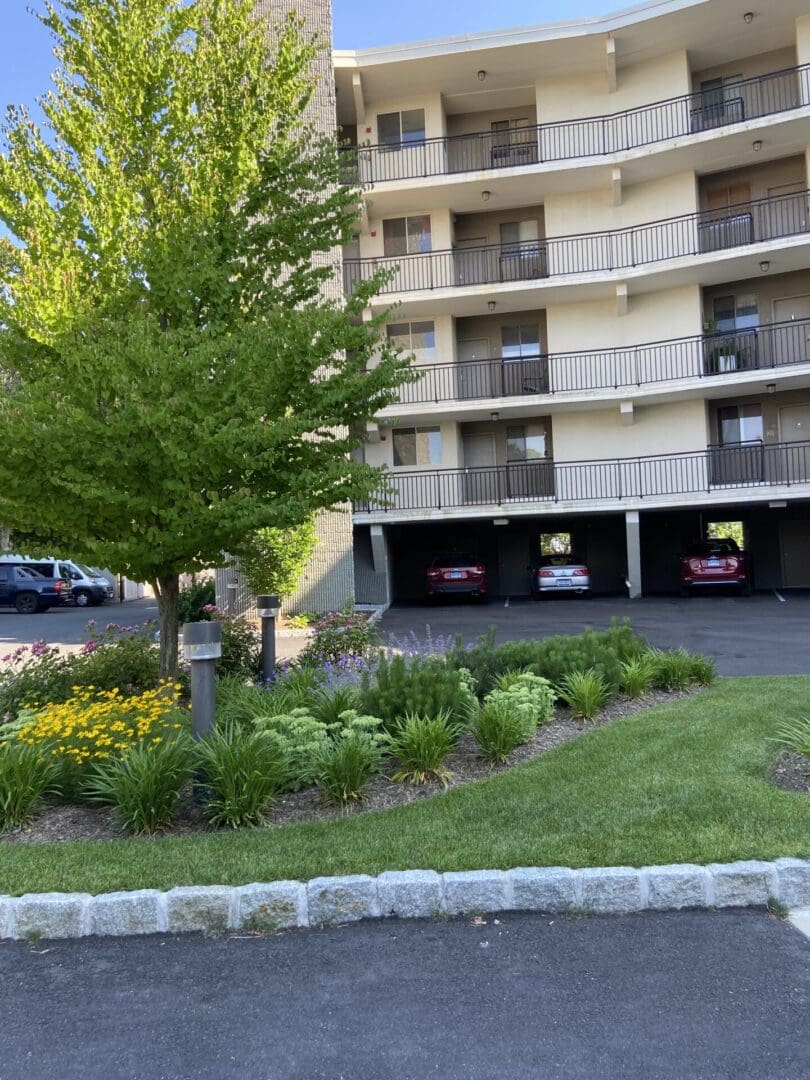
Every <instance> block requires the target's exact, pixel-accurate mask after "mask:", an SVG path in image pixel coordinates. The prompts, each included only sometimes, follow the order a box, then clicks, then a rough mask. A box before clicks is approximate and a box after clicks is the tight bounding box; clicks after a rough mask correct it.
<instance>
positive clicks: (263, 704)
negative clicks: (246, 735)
mask: <svg viewBox="0 0 810 1080" xmlns="http://www.w3.org/2000/svg"><path fill="white" fill-rule="evenodd" d="M216 695H217V724H218V725H220V726H226V725H228V724H249V723H250V722H251V721H252V720H255V719H256V717H257V716H267V714H268V713H270V712H272V706H273V700H274V693H273V691H272V690H271V689H270V688H269V687H268V688H266V687H264V686H262V685H257V684H253V683H248V682H245V680H244V679H243V678H242V677H241V676H240V675H223V676H221V677H220V678H218V679H217V686H216Z"/></svg>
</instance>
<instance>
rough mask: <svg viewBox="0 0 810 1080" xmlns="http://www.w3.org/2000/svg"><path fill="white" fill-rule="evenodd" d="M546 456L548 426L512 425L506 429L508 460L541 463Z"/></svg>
mask: <svg viewBox="0 0 810 1080" xmlns="http://www.w3.org/2000/svg"><path fill="white" fill-rule="evenodd" d="M545 456H546V425H545V424H544V423H542V422H541V423H534V424H510V425H509V426H508V427H507V429H506V460H507V461H508V462H510V463H511V462H518V461H540V460H542V459H543V458H545Z"/></svg>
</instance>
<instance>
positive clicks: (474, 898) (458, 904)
mask: <svg viewBox="0 0 810 1080" xmlns="http://www.w3.org/2000/svg"><path fill="white" fill-rule="evenodd" d="M771 901H774V902H776V903H777V904H779V905H781V906H782V907H784V908H787V909H789V910H799V909H810V861H807V860H802V859H776V860H775V861H773V862H758V861H753V860H751V861H745V862H733V863H712V864H710V865H708V866H698V865H691V864H688V863H687V864H679V865H674V866H647V867H642V868H641V869H635V868H633V867H630V866H611V867H604V868H601V869H592V868H588V869H582V870H571V869H568V868H567V867H562V866H550V867H518V868H517V869H514V870H467V871H454V872H447V873H443V874H440V873H437V872H436V871H434V870H388V871H386V872H385V873H382V874H380V875H379V876H378V877H371V876H369V875H367V874H351V875H347V876H345V877H319V878H313V879H312V880H310V881H308V882H301V881H274V882H269V883H267V884H262V883H258V882H257V883H253V884H250V885H235V886H230V885H193V886H185V887H178V888H174V889H170V890H168V891H167V892H161V891H160V890H158V889H139V890H136V891H133V892H111V893H101V894H99V895H98V896H91V895H90V894H89V893H56V892H54V893H28V894H26V895H24V896H18V897H11V896H0V938H12V939H16V940H31V939H35V938H78V937H86V936H89V935H94V934H95V935H109V936H123V935H129V934H157V933H166V932H168V933H183V932H189V931H198V932H203V933H208V934H221V933H226V932H229V931H239V930H245V931H259V932H268V933H270V932H275V931H278V930H284V929H291V928H294V927H306V926H330V925H337V924H341V923H348V922H354V921H356V920H358V919H377V918H385V917H388V916H398V917H400V918H431V917H436V916H446V915H465V914H477V913H486V912H492V913H495V912H503V911H542V912H548V913H549V914H558V913H559V914H564V913H566V912H575V913H584V914H594V915H609V914H628V913H632V912H640V911H679V910H683V909H685V908H730V907H755V906H763V905H765V904H767V903H769V902H771Z"/></svg>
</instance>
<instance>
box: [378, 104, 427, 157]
mask: <svg viewBox="0 0 810 1080" xmlns="http://www.w3.org/2000/svg"><path fill="white" fill-rule="evenodd" d="M377 139H378V141H379V143H380V145H381V146H387V147H388V148H389V149H391V150H399V149H401V148H402V147H403V146H412V145H414V143H422V142H424V141H425V110H424V109H406V110H405V111H404V112H392V113H378V115H377Z"/></svg>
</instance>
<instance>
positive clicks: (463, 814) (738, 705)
mask: <svg viewBox="0 0 810 1080" xmlns="http://www.w3.org/2000/svg"><path fill="white" fill-rule="evenodd" d="M808 711H810V677H804V676H802V677H784V678H746V679H723V680H721V681H720V682H718V683H717V684H716V685H715V686H714V687H712V688H710V689H708V690H705V691H703V692H701V693H699V694H697V695H696V696H694V697H692V698H689V699H686V700H683V701H680V702H674V703H672V704H669V705H663V706H660V707H658V708H655V709H651V710H649V711H647V712H642V713H637V714H635V715H634V716H630V717H627V718H626V719H623V720H620V721H617V722H616V723H614V724H612V725H609V726H607V727H604V728H600V729H599V730H595V731H593V732H589V733H588V734H587V735H585V736H583V737H582V738H580V739H577V740H575V741H574V742H571V743H568V744H566V745H564V746H561V747H559V748H558V749H557V750H554V751H552V752H551V753H549V754H546V755H544V756H543V757H541V758H538V759H536V760H535V761H533V762H530V763H529V764H527V765H524V766H522V767H520V768H517V769H514V770H511V771H510V772H507V773H502V774H500V775H499V776H496V777H494V778H493V779H491V780H486V781H481V782H479V783H475V784H469V785H466V786H464V787H459V788H456V789H454V790H452V791H448V792H446V793H445V794H443V795H440V796H437V797H436V798H434V799H430V800H427V801H425V802H422V803H418V804H414V805H411V806H408V807H403V808H401V809H396V810H389V811H385V812H380V813H370V814H365V815H362V816H360V817H354V818H344V819H341V820H338V821H329V822H322V823H315V824H303V825H288V826H285V827H284V828H281V829H275V830H255V831H245V832H239V833H226V832H221V833H212V834H206V835H202V836H198V837H190V838H176V839H165V840H148V839H147V840H116V841H106V842H96V843H91V842H82V843H70V844H36V845H34V844H31V845H23V844H9V845H0V893H11V894H19V893H23V892H28V891H47V890H51V889H57V890H81V891H87V892H103V891H107V890H114V889H135V888H144V887H152V888H163V889H166V888H170V887H171V886H173V885H179V884H184V885H192V884H215V883H219V884H239V883H244V882H249V881H272V880H274V879H279V878H303V879H306V878H309V877H315V876H317V875H319V874H345V873H372V874H373V873H378V872H379V871H381V870H385V869H393V868H397V869H400V868H401V869H405V868H411V867H422V868H433V869H436V870H461V869H477V868H485V867H504V868H505V867H512V866H543V865H563V866H610V865H622V864H623V865H633V866H640V865H644V864H650V863H671V862H698V863H707V862H713V861H719V862H725V861H728V860H733V859H747V858H774V857H777V856H780V855H794V856H800V857H807V856H810V795H804V794H795V793H790V792H785V791H780V790H777V789H776V788H774V787H773V786H772V785H771V784H770V783H768V781H767V780H766V779H765V775H764V774H765V770H766V768H767V766H768V763H769V762H770V761H771V759H772V758H773V757H774V756H775V754H776V753H777V752H778V749H777V747H776V746H774V745H773V744H772V743H769V742H768V736H769V735H770V733H771V731H772V728H773V726H774V725H775V724H776V723H778V722H780V721H782V720H783V719H785V718H788V717H795V716H801V715H805V714H807V713H808Z"/></svg>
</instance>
